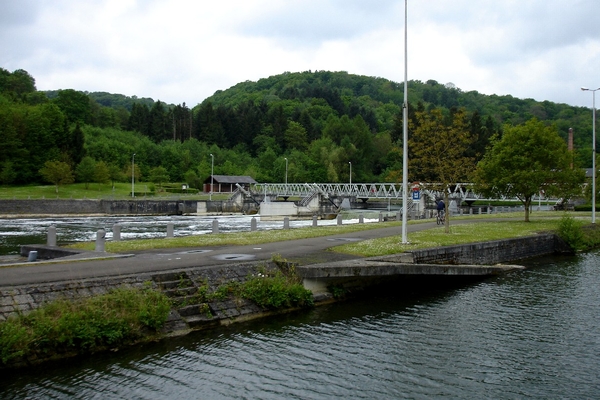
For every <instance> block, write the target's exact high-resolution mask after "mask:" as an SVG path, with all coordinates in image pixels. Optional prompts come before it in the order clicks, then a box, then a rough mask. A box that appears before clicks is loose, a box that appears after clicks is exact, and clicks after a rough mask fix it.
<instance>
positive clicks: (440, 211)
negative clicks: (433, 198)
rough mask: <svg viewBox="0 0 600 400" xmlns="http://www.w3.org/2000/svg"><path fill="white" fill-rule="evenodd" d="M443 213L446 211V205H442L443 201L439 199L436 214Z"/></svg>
mask: <svg viewBox="0 0 600 400" xmlns="http://www.w3.org/2000/svg"><path fill="white" fill-rule="evenodd" d="M444 211H446V204H444V200H442V199H440V201H438V202H437V212H438V214H440V213H442V212H444Z"/></svg>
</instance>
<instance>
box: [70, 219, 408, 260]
mask: <svg viewBox="0 0 600 400" xmlns="http://www.w3.org/2000/svg"><path fill="white" fill-rule="evenodd" d="M400 225H401V223H400V222H395V221H394V222H382V223H376V224H375V223H371V224H351V225H341V226H338V225H333V226H319V227H316V228H313V227H304V228H294V229H285V230H282V229H278V230H269V231H255V232H250V231H248V232H232V233H218V234H205V235H194V236H184V237H175V238H169V239H164V238H157V239H135V240H124V241H119V242H110V241H109V242H106V244H105V250H106V251H107V252H110V253H126V252H130V251H139V250H150V249H158V248H178V247H206V246H238V245H240V246H241V245H249V244H262V243H272V242H281V241H285V240H294V239H305V238H314V237H321V236H330V235H339V234H342V233H352V232H359V231H363V230H368V229H378V228H385V227H391V226H400ZM94 246H95V243H94V242H80V243H74V244H71V245H69V246H67V247H70V248H75V249H81V250H93V249H94Z"/></svg>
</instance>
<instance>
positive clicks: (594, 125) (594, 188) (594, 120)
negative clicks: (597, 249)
mask: <svg viewBox="0 0 600 400" xmlns="http://www.w3.org/2000/svg"><path fill="white" fill-rule="evenodd" d="M581 90H583V91H588V92H592V224H595V223H596V90H600V88H598V89H588V88H586V87H582V88H581Z"/></svg>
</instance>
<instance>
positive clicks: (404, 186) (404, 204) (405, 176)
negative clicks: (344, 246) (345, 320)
mask: <svg viewBox="0 0 600 400" xmlns="http://www.w3.org/2000/svg"><path fill="white" fill-rule="evenodd" d="M407 4H408V1H407V0H404V103H402V142H403V143H402V145H403V151H402V243H405V244H406V243H408V237H407V224H408V5H407Z"/></svg>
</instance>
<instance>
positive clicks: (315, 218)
mask: <svg viewBox="0 0 600 400" xmlns="http://www.w3.org/2000/svg"><path fill="white" fill-rule="evenodd" d="M318 219H319V218H318V217H317V216H316V215H313V225H312V226H313V228H316V227H317V226H318V225H319V224H318V223H317V221H318Z"/></svg>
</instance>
